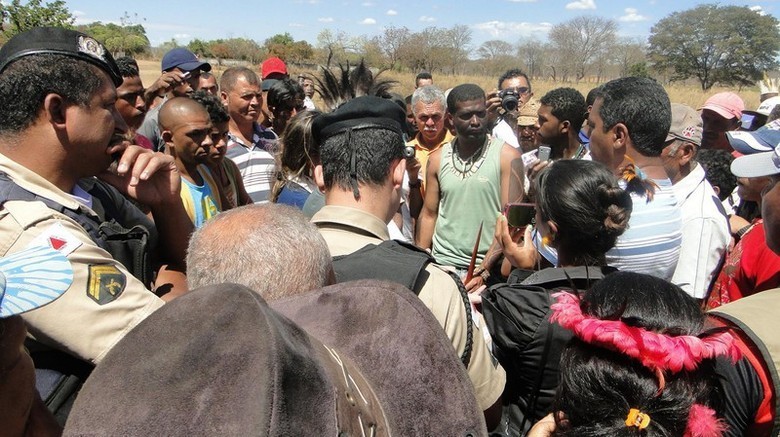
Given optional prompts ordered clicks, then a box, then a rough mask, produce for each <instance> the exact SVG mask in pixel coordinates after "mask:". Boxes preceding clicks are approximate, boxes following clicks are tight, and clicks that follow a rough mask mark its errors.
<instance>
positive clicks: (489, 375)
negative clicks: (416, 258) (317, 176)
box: [312, 205, 506, 410]
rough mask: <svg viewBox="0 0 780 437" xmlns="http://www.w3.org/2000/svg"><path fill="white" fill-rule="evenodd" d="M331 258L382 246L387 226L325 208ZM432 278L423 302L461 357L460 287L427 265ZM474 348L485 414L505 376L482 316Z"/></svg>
mask: <svg viewBox="0 0 780 437" xmlns="http://www.w3.org/2000/svg"><path fill="white" fill-rule="evenodd" d="M312 222H313V223H314V224H315V225H317V228H318V229H319V231H320V233H321V234H322V236H323V237H324V238H325V241H326V242H327V243H328V247H329V248H330V253H331V255H332V256H339V255H348V254H350V253H352V252H355V251H357V250H359V249H361V248H363V247H364V246H366V245H367V244H379V243H381V242H382V241H384V240H389V239H390V237H389V235H388V233H387V224H386V223H384V222H383V221H382V220H380V219H379V218H377V217H376V216H374V215H371V214H369V213H367V212H364V211H361V210H359V209H355V208H349V207H343V206H333V205H326V206H324V207H323V208H322V209H321V210H320V211H319V212H317V214H315V215H314V217H312ZM425 270H426V271H427V272H428V273H429V274H430V276H429V278H428V280H427V281H426V282H425V285H424V286H423V288H422V290H420V294H419V297H420V300H421V301H422V302H423V303H424V304H425V306H427V307H428V308H429V309H430V310H431V312H432V313H433V315H434V317H436V320H438V321H439V323H440V324H441V326H442V328H444V331H445V332H446V333H447V336H448V337H449V338H450V340H451V341H452V344H453V346H454V347H455V350H456V351H457V354H458V356H461V355H462V354H463V350H464V348H465V347H466V313H465V311H464V308H463V299H462V298H461V295H460V292H459V291H458V286H457V285H456V284H455V282H453V280H452V278H451V277H450V275H449V274H447V273H446V272H444V271H443V270H441V269H440V268H439V267H437V266H435V265H433V264H428V266H427V267H426V269H425ZM473 318H474V323H473V326H474V329H473V345H472V350H471V361H470V362H469V367H468V374H469V378H471V382H472V384H474V389H475V391H476V394H477V401H478V402H479V406H480V407H481V408H482V409H483V410H485V409H487V408H489V407H490V406H491V405H493V404H494V403H495V402H496V400H498V398H499V396H501V393H502V392H503V390H504V384H505V382H506V373H505V372H504V369H503V368H502V367H501V365H500V364H498V362H497V361H496V360H495V359H494V358H493V356H492V355H491V354H490V351H489V350H488V348H487V345H486V344H485V340H484V338H483V334H482V332H481V330H482V329H485V328H484V327H485V322H484V320H482V315H481V314H479V313H474V314H473Z"/></svg>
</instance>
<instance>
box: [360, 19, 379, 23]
mask: <svg viewBox="0 0 780 437" xmlns="http://www.w3.org/2000/svg"><path fill="white" fill-rule="evenodd" d="M360 24H376V20H374V19H373V18H365V19H363V21H361V22H360Z"/></svg>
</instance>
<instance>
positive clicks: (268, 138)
mask: <svg viewBox="0 0 780 437" xmlns="http://www.w3.org/2000/svg"><path fill="white" fill-rule="evenodd" d="M278 140H279V137H278V136H276V134H275V133H274V132H273V131H272V130H270V129H266V128H264V127H262V126H261V125H259V124H257V123H255V132H254V134H253V136H252V145H251V146H249V145H247V144H244V143H243V142H242V141H241V140H240V139H239V138H238V137H236V136H235V135H233V134H232V133H228V143H227V157H228V158H230V159H232V160H233V162H235V163H236V165H237V166H238V169H239V170H240V171H241V177H242V178H243V180H244V187H245V188H246V191H247V193H249V197H251V198H252V201H253V202H254V203H265V202H268V199H269V197H270V194H271V187H272V186H273V182H274V177H275V173H276V164H275V163H274V152H275V151H276V145H277V141H278Z"/></svg>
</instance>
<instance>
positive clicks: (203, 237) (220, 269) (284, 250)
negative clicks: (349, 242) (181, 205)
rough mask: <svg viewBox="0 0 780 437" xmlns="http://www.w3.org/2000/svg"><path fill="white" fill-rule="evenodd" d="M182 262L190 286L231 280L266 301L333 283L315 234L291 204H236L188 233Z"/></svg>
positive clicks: (319, 237)
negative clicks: (185, 255)
mask: <svg viewBox="0 0 780 437" xmlns="http://www.w3.org/2000/svg"><path fill="white" fill-rule="evenodd" d="M247 223H251V224H252V226H247V225H246V224H247ZM215 254H218V255H215ZM187 266H188V271H189V272H190V274H189V275H188V276H187V281H188V283H189V284H190V285H191V286H192V287H203V286H206V285H211V284H221V283H225V282H232V283H236V284H241V285H246V286H247V287H249V288H251V289H253V290H254V291H256V292H258V293H260V295H261V296H263V298H264V299H265V300H267V301H269V302H270V301H272V300H275V299H278V298H281V297H284V296H289V295H292V294H296V293H302V292H305V291H308V290H312V289H315V288H320V287H324V286H326V285H329V284H330V283H332V282H334V281H333V276H332V273H333V270H332V265H331V256H330V250H329V249H328V245H327V244H326V243H325V239H324V238H323V237H322V235H320V232H319V231H318V230H317V228H316V227H315V226H314V225H313V224H312V223H311V222H309V220H308V218H306V216H304V215H303V214H302V213H301V212H300V211H299V210H298V209H297V208H293V207H290V206H287V205H281V204H277V203H264V204H259V205H247V206H242V207H240V208H236V209H231V210H230V211H225V212H223V213H221V214H219V215H218V216H216V217H215V218H214V219H213V220H210V221H209V222H208V223H206V224H205V225H204V226H203V227H202V228H200V229H199V230H197V231H196V232H195V233H194V234H193V235H192V239H191V240H190V246H189V249H188V250H187Z"/></svg>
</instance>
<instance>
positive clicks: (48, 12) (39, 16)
mask: <svg viewBox="0 0 780 437" xmlns="http://www.w3.org/2000/svg"><path fill="white" fill-rule="evenodd" d="M0 16H2V22H1V23H0V26H2V35H3V37H4V38H5V39H6V40H7V39H10V38H11V37H12V36H14V35H16V34H17V33H20V32H24V31H25V30H29V29H32V28H33V27H41V26H59V27H68V28H71V27H73V21H74V20H75V18H74V17H73V15H72V14H71V13H70V11H69V10H68V8H67V7H66V6H65V2H64V1H63V0H56V1H53V2H47V3H45V4H43V2H42V1H41V0H29V1H28V2H26V4H22V1H21V0H13V1H12V2H11V3H10V4H6V3H5V2H3V3H0Z"/></svg>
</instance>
